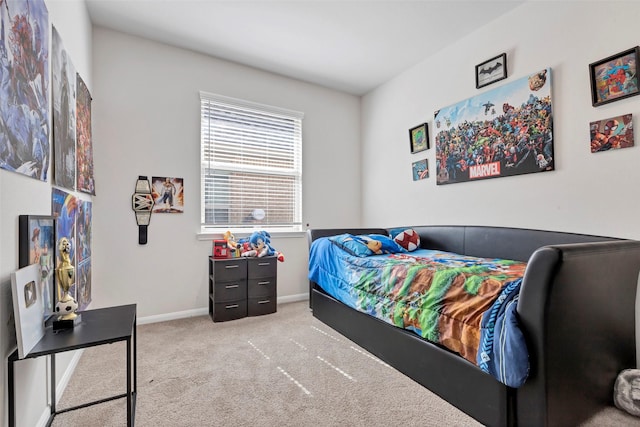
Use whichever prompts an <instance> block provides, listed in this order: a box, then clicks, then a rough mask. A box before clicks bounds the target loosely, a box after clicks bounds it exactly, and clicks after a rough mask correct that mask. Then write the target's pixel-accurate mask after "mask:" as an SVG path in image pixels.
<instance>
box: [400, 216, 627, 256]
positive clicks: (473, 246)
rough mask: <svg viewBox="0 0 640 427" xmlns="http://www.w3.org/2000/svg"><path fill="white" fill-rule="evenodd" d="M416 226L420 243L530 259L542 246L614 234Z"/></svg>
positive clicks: (473, 253) (602, 239)
mask: <svg viewBox="0 0 640 427" xmlns="http://www.w3.org/2000/svg"><path fill="white" fill-rule="evenodd" d="M407 228H413V229H414V230H416V231H417V232H418V234H419V235H420V246H421V247H424V248H429V249H437V250H442V251H447V252H455V253H459V254H464V255H470V256H477V257H483V258H504V259H512V260H515V261H523V262H524V261H528V260H529V258H530V257H531V255H532V254H533V253H534V252H535V251H536V250H537V249H539V248H541V247H542V246H548V245H561V244H567V243H588V242H605V241H613V240H622V239H616V238H613V237H602V236H592V235H588V234H575V233H563V232H557V231H544V230H530V229H524V228H509V227H489V226H473V225H429V226H420V227H407Z"/></svg>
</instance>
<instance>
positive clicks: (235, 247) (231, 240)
mask: <svg viewBox="0 0 640 427" xmlns="http://www.w3.org/2000/svg"><path fill="white" fill-rule="evenodd" d="M224 240H226V241H227V247H228V248H229V251H230V253H231V257H232V258H237V257H239V256H240V252H241V248H242V246H241V245H240V243H238V242H237V241H236V237H235V236H234V235H233V234H231V231H229V230H227V231H226V232H225V233H224Z"/></svg>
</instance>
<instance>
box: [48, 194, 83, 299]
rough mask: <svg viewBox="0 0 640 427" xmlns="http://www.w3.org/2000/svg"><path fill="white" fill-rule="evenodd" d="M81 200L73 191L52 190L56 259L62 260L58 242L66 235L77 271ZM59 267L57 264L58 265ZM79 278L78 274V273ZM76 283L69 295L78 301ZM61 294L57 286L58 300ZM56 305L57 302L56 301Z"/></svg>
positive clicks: (71, 260) (72, 262)
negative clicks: (77, 228)
mask: <svg viewBox="0 0 640 427" xmlns="http://www.w3.org/2000/svg"><path fill="white" fill-rule="evenodd" d="M80 202H81V201H80V200H79V199H78V198H77V197H76V196H74V195H73V194H71V193H67V192H66V191H64V190H61V189H59V188H54V189H53V190H52V192H51V212H52V214H53V216H54V218H55V219H56V239H57V241H56V260H60V259H61V257H60V251H59V248H58V242H59V241H60V239H61V238H63V237H66V238H67V239H69V242H70V244H71V251H70V254H69V258H70V262H71V265H73V266H74V267H75V268H76V271H77V268H78V266H77V239H76V221H77V217H78V210H79V208H78V204H79V203H80ZM56 267H57V265H56ZM76 280H77V275H76ZM76 288H77V287H76V284H75V283H74V284H73V285H71V287H70V290H69V295H71V296H72V297H73V298H74V299H75V300H76V301H77V300H78V298H77V296H76V290H77V289H76ZM58 297H59V295H58V293H57V287H56V300H55V302H57V301H58V299H57V298H58ZM54 306H55V303H54Z"/></svg>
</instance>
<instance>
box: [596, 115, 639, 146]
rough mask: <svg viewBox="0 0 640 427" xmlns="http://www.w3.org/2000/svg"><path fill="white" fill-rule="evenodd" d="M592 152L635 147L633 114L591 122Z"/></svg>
mask: <svg viewBox="0 0 640 427" xmlns="http://www.w3.org/2000/svg"><path fill="white" fill-rule="evenodd" d="M590 130H591V152H592V153H598V152H600V151H608V150H616V149H619V148H628V147H633V119H632V116H631V114H625V115H623V116H617V117H612V118H610V119H604V120H598V121H597V122H591V124H590Z"/></svg>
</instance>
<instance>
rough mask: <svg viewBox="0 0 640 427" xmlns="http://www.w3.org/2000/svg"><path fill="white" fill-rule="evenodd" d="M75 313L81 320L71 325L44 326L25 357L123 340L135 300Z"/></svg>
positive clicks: (128, 333) (130, 328)
mask: <svg viewBox="0 0 640 427" xmlns="http://www.w3.org/2000/svg"><path fill="white" fill-rule="evenodd" d="M78 314H80V315H81V319H80V320H81V321H80V323H78V324H77V325H76V326H75V327H74V328H72V329H68V330H61V331H58V332H55V333H54V332H53V329H52V328H51V327H50V326H49V327H47V329H46V330H45V334H44V337H42V339H41V340H40V341H38V343H37V344H36V345H35V347H33V349H31V351H30V352H29V354H27V355H26V356H25V359H30V358H35V357H39V356H43V355H46V354H52V353H60V352H63V351H69V350H77V349H80V348H85V347H91V346H95V345H101V344H108V343H113V342H117V341H124V340H126V339H128V338H130V337H131V334H132V333H133V325H134V323H135V321H136V304H129V305H120V306H116V307H106V308H99V309H95V310H87V311H83V312H80V313H78ZM16 357H17V351H16Z"/></svg>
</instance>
